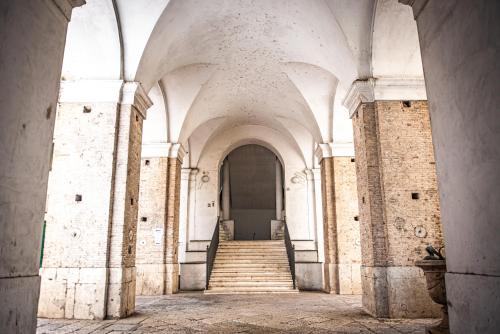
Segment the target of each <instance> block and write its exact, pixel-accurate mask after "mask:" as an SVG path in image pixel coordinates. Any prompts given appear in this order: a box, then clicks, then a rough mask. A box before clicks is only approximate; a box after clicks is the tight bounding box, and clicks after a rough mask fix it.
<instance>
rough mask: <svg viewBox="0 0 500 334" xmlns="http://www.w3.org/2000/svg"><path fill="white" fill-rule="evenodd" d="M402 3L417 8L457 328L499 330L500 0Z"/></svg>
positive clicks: (449, 289)
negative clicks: (499, 22) (499, 78)
mask: <svg viewBox="0 0 500 334" xmlns="http://www.w3.org/2000/svg"><path fill="white" fill-rule="evenodd" d="M400 2H403V3H407V4H411V5H412V7H413V14H414V17H415V19H416V21H417V28H418V34H419V40H420V46H421V48H420V51H421V54H422V62H423V67H424V74H425V79H426V86H427V93H428V98H429V106H430V114H431V119H432V122H431V125H432V135H433V138H434V148H435V154H436V167H437V175H438V181H439V192H440V199H441V210H442V217H443V229H444V235H445V244H446V255H447V257H446V265H447V270H448V273H447V274H446V294H447V299H448V301H449V302H448V312H449V316H450V331H451V332H452V333H499V332H500V318H499V317H498V310H499V309H500V293H499V291H500V261H498V259H499V258H500V242H499V239H500V232H499V231H500V228H499V224H500V206H499V205H497V204H496V203H499V202H500V173H499V172H498V166H500V151H499V145H498V143H499V142H500V131H498V129H499V124H500V116H499V113H498V106H499V105H500V94H498V92H499V84H498V77H499V76H500V68H499V66H498V58H499V56H500V49H499V45H498V42H497V41H498V40H499V39H500V27H499V25H498V24H490V22H494V20H496V19H497V17H498V14H499V13H500V2H498V1H481V2H474V1H473V2H471V1H450V2H449V1H446V2H444V3H443V2H441V1H421V0H414V1H409V0H400ZM493 41H496V42H493Z"/></svg>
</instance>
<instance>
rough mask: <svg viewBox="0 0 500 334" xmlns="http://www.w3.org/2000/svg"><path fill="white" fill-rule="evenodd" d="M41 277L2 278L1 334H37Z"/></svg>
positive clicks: (0, 294)
mask: <svg viewBox="0 0 500 334" xmlns="http://www.w3.org/2000/svg"><path fill="white" fill-rule="evenodd" d="M39 292H40V276H27V277H14V278H0V333H35V332H36V311H37V305H38V296H39Z"/></svg>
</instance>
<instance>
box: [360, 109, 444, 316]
mask: <svg viewBox="0 0 500 334" xmlns="http://www.w3.org/2000/svg"><path fill="white" fill-rule="evenodd" d="M353 126H354V139H355V147H356V167H357V168H356V169H357V170H356V173H357V178H358V201H359V208H360V223H361V243H362V255H363V257H362V259H363V266H362V283H363V304H364V306H365V308H366V309H367V310H368V311H369V312H370V313H372V314H374V315H377V316H389V317H425V316H433V315H437V314H439V311H438V307H437V305H436V304H434V303H432V302H431V300H430V298H429V297H428V295H427V291H426V288H425V280H424V278H423V273H422V272H421V271H420V270H419V269H418V268H416V267H415V266H414V262H415V260H418V259H421V258H423V257H424V255H425V254H424V253H425V247H426V246H427V245H429V244H431V245H434V246H435V247H440V246H442V244H443V239H442V234H441V225H440V213H439V199H438V190H437V183H436V172H435V163H434V155H433V146H432V136H431V131H430V120H429V113H428V109H427V103H426V102H424V101H376V102H374V103H365V104H362V105H360V106H359V107H358V110H357V112H356V114H355V115H354V117H353Z"/></svg>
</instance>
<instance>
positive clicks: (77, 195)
mask: <svg viewBox="0 0 500 334" xmlns="http://www.w3.org/2000/svg"><path fill="white" fill-rule="evenodd" d="M81 201H82V195H80V194H76V195H75V202H81Z"/></svg>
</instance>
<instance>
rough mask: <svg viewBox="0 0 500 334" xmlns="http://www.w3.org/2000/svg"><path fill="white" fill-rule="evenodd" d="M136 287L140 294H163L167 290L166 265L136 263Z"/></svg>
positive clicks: (137, 292)
mask: <svg viewBox="0 0 500 334" xmlns="http://www.w3.org/2000/svg"><path fill="white" fill-rule="evenodd" d="M136 270H137V276H136V288H135V292H136V294H137V295H138V296H161V295H163V294H164V290H165V283H164V282H165V270H166V268H165V265H164V264H163V263H161V264H152V263H147V264H136Z"/></svg>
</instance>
